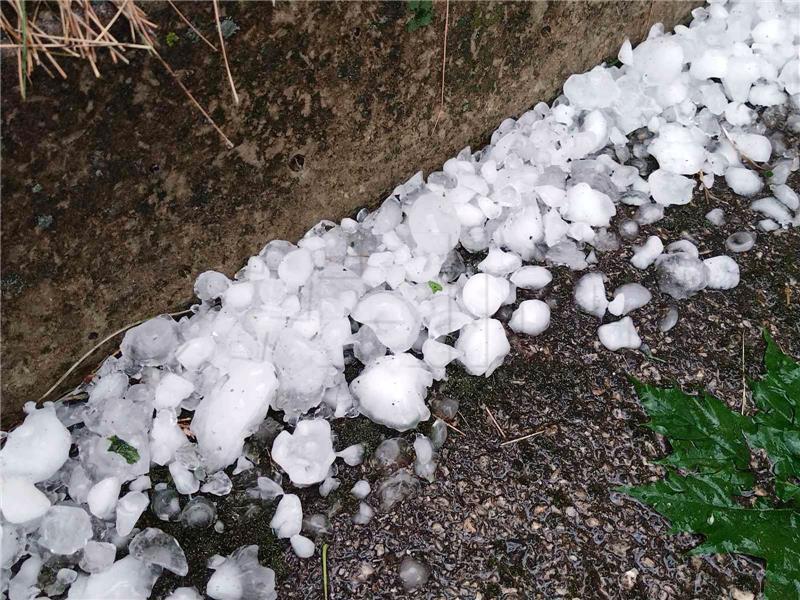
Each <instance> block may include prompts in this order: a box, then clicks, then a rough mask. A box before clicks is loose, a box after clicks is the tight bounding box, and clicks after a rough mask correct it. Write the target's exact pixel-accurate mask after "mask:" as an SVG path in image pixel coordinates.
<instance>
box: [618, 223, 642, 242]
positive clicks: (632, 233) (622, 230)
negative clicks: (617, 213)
mask: <svg viewBox="0 0 800 600" xmlns="http://www.w3.org/2000/svg"><path fill="white" fill-rule="evenodd" d="M619 234H620V235H621V236H622V237H623V238H624V239H626V240H632V239H634V238H635V237H636V236H637V235H639V224H638V223H637V222H636V221H634V220H633V219H623V220H622V221H620V224H619Z"/></svg>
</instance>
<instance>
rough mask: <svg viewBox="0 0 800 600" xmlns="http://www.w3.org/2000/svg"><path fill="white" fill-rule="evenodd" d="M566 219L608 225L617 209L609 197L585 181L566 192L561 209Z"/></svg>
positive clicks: (596, 225)
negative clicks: (563, 207)
mask: <svg viewBox="0 0 800 600" xmlns="http://www.w3.org/2000/svg"><path fill="white" fill-rule="evenodd" d="M562 214H563V217H564V218H565V219H566V220H567V221H572V222H576V221H577V222H580V223H586V224H587V225H591V226H592V227H608V225H609V224H610V223H611V217H613V216H614V215H615V214H617V209H616V207H615V206H614V203H613V202H612V201H611V198H609V197H608V196H606V195H605V194H604V193H602V192H598V191H597V190H594V189H592V188H591V187H589V184H587V183H579V184H577V185H575V186H572V187H571V188H570V189H569V191H568V192H567V202H566V206H565V209H564V211H563V213H562Z"/></svg>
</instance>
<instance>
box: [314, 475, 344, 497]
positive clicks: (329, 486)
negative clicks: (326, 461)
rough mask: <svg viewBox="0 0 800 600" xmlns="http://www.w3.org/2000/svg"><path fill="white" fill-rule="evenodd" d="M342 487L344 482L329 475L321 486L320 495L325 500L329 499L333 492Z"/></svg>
mask: <svg viewBox="0 0 800 600" xmlns="http://www.w3.org/2000/svg"><path fill="white" fill-rule="evenodd" d="M341 485H342V482H341V481H339V480H338V479H336V477H332V476H330V475H328V477H326V478H325V481H323V482H322V483H321V484H320V486H319V495H320V496H322V497H323V498H327V497H328V494H330V493H331V492H333V491H334V490H338V489H339V486H341Z"/></svg>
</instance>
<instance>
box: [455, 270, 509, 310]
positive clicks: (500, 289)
mask: <svg viewBox="0 0 800 600" xmlns="http://www.w3.org/2000/svg"><path fill="white" fill-rule="evenodd" d="M509 291H510V287H509V283H508V280H506V279H504V278H501V277H495V276H494V275H488V274H486V273H478V274H476V275H473V276H472V277H470V278H469V279H468V280H467V283H466V284H464V289H463V290H462V291H461V301H462V303H463V304H464V306H465V307H466V309H467V310H468V311H469V312H471V313H472V314H473V315H475V316H476V317H490V316H492V315H493V314H494V313H496V312H497V309H499V308H500V306H501V305H502V304H503V302H505V300H506V298H507V297H508V294H509Z"/></svg>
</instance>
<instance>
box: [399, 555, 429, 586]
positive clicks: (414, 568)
mask: <svg viewBox="0 0 800 600" xmlns="http://www.w3.org/2000/svg"><path fill="white" fill-rule="evenodd" d="M430 575H431V570H430V567H428V566H427V565H425V564H424V563H421V562H420V561H418V560H416V559H414V558H412V557H410V556H406V557H405V558H404V559H403V562H401V563H400V581H402V582H403V587H404V588H405V589H406V590H407V591H411V590H416V589H419V588H421V587H422V586H423V585H425V584H426V583H427V582H428V578H429V577H430Z"/></svg>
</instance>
